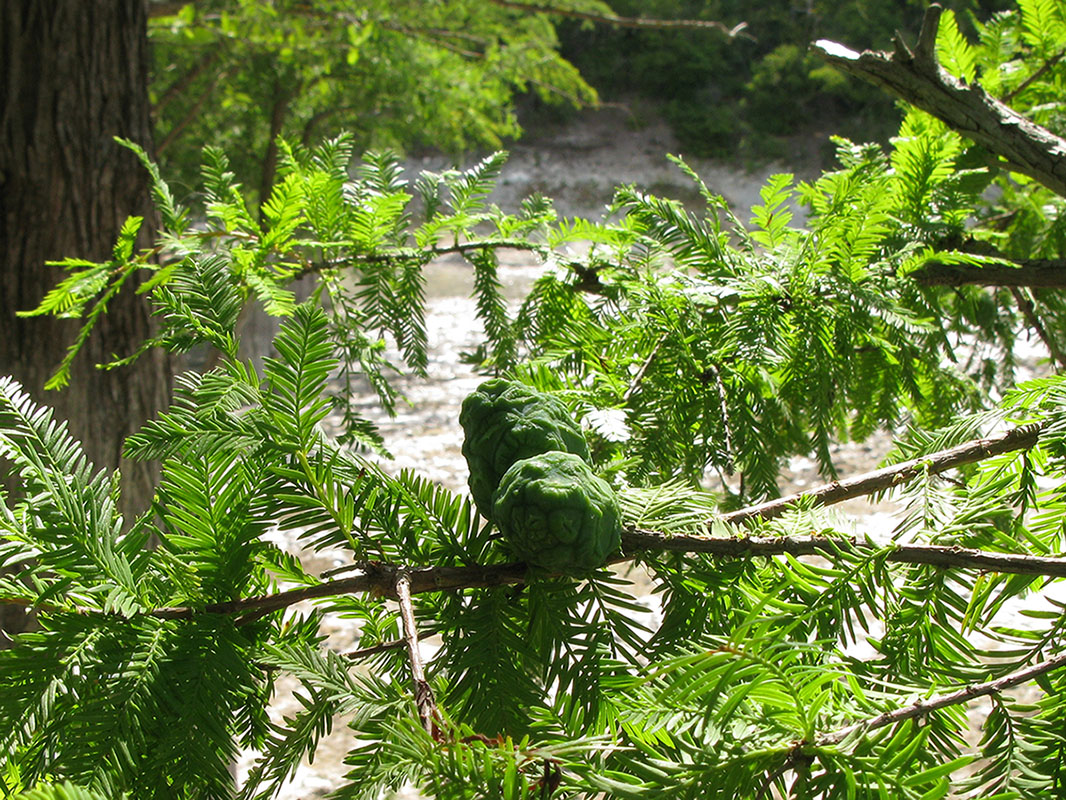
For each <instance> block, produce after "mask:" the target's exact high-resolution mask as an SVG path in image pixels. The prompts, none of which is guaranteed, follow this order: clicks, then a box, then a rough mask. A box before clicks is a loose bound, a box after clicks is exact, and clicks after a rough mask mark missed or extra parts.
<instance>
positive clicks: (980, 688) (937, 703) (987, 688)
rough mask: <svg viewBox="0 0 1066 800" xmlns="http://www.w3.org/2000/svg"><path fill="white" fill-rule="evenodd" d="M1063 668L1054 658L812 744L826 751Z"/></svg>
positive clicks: (1065, 658) (1065, 659)
mask: <svg viewBox="0 0 1066 800" xmlns="http://www.w3.org/2000/svg"><path fill="white" fill-rule="evenodd" d="M1064 666H1066V655H1061V656H1057V657H1056V658H1051V659H1048V660H1047V661H1041V662H1040V663H1038V664H1033V665H1032V666H1029V667H1026V668H1025V669H1020V670H1018V671H1017V672H1012V673H1010V674H1009V675H1004V676H1003V677H1002V678H997V679H996V680H994V681H989V682H988V683H979V684H972V685H970V686H963V687H962V688H960V689H956V690H955V691H953V692H948V693H946V694H940V695H936V696H935V697H930V698H929V699H928V700H917V701H915V702H914V703H912V704H911V705H909V706H904V707H903V708H897V709H895V710H893V711H886V712H885V713H883V714H878V715H877V716H876V717H871V718H870V719H867V720H863V721H862V722H856V723H855V724H854V725H848V726H847V727H846V728H841V729H840V730H836V731H833V732H832V733H826V734H823V735H821V736H819V737H818V738H817V739H816V740H815V742H814V743H815V745H816V746H817V747H827V746H830V745H834V744H838V743H840V742H842V741H844V739H846V738H848V737H849V736H851V735H852V734H855V733H859V732H863V733H865V732H866V731H872V730H875V729H876V728H883V727H885V726H886V725H895V724H896V723H897V722H904V721H906V720H909V719H919V718H920V717H924V716H927V715H929V714H931V713H933V712H934V711H939V710H940V709H942V708H947V707H948V706H953V705H958V704H959V703H966V702H969V701H970V700H973V699H974V698H976V697H984V696H986V695H990V694H999V693H1000V692H1002V691H1005V690H1006V689H1011V688H1013V687H1015V686H1019V685H1021V684H1023V683H1026V682H1028V681H1031V680H1032V679H1033V678H1037V677H1039V676H1041V675H1044V674H1045V673H1048V672H1051V671H1052V670H1056V669H1059V668H1061V667H1064Z"/></svg>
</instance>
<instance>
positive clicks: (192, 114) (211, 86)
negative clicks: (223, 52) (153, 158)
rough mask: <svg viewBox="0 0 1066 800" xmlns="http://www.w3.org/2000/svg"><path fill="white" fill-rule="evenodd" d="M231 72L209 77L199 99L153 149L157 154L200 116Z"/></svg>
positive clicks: (225, 71) (227, 71) (228, 70)
mask: <svg viewBox="0 0 1066 800" xmlns="http://www.w3.org/2000/svg"><path fill="white" fill-rule="evenodd" d="M232 71H233V69H232V68H230V69H226V70H223V71H222V72H220V73H217V74H216V75H213V76H212V77H211V80H209V81H208V82H207V86H205V87H204V90H203V91H202V92H200V95H199V97H197V98H196V102H194V103H193V104H192V107H191V108H190V109H189V110H188V111H187V112H186V113H185V116H184V117H182V118H181V119H180V120H178V121H177V122H176V123H175V124H174V127H173V128H171V129H170V130H169V131H167V135H166V136H164V137H163V140H162V141H161V142H160V143H159V145H158V146H157V147H156V149H155V151H156V153H157V154H158V153H162V152H163V151H164V150H166V149H167V147H169V146H170V144H171V143H172V142H173V141H174V140H175V139H176V138H178V136H179V135H180V134H181V132H182V131H183V130H185V128H186V127H188V125H189V123H191V122H192V121H193V120H194V119H196V118H197V117H198V116H199V115H200V110H201V109H202V108H203V107H204V104H205V103H206V102H207V99H208V98H209V97H210V96H211V95H212V94H213V93H214V91H215V87H216V86H217V85H218V82H219V81H221V80H225V79H226V78H228V77H229V75H230V73H231V72H232Z"/></svg>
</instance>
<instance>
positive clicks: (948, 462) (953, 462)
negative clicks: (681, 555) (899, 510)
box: [718, 423, 1042, 524]
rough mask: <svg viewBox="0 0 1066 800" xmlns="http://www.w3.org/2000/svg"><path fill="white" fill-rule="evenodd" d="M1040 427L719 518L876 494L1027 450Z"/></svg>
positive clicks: (764, 516)
mask: <svg viewBox="0 0 1066 800" xmlns="http://www.w3.org/2000/svg"><path fill="white" fill-rule="evenodd" d="M1041 429H1042V426H1041V425H1040V424H1038V423H1032V424H1030V425H1022V426H1020V427H1017V428H1012V429H1011V430H1009V431H1007V432H1006V433H1001V434H999V435H997V436H990V437H988V438H985V439H971V440H970V441H968V442H963V443H962V444H960V445H956V446H955V447H949V448H947V449H946V450H938V451H937V452H935V453H930V454H929V455H927V456H922V457H921V458H912V459H911V460H909V461H904V462H902V463H899V464H894V465H893V466H891V467H884V468H882V469H876V470H873V471H872V472H866V473H863V474H862V475H856V476H854V477H852V478H847V479H845V480H842V481H833V482H832V483H826V484H823V485H821V486H816V487H814V488H813V489H807V490H806V491H803V492H796V493H795V494H790V495H787V496H786V497H780V498H778V499H776V500H768V501H767V502H765V503H759V504H758V505H754V506H748V507H747V508H741V509H739V510H737V511H732V512H730V513H728V514H722V515H721V516H720V517H718V520H720V521H721V522H727V523H733V524H735V523H738V522H744V521H745V520H749V519H753V518H755V517H759V518H761V519H770V518H772V517H776V516H778V515H779V514H781V513H782V512H783V511H784V510H785V509H786V508H788V507H789V506H790V505H792V504H793V503H795V502H797V501H799V500H803V499H805V498H808V497H813V498H814V499H815V500H817V501H818V503H819V504H820V505H826V506H827V505H832V504H833V503H840V502H842V501H844V500H850V499H851V498H853V497H861V496H863V495H867V494H874V493H875V492H880V491H883V490H885V489H891V488H892V487H894V486H898V485H899V484H901V483H905V482H906V481H909V480H910V479H911V478H913V477H915V476H916V475H918V474H919V473H922V472H925V471H928V472H929V473H931V474H934V475H935V474H937V473H939V472H944V471H945V470H948V469H952V468H953V467H957V466H959V465H961V464H971V463H973V462H974V461H981V460H982V459H985V458H989V457H990V456H994V455H999V454H1000V453H1008V452H1010V451H1012V450H1026V449H1028V448H1030V447H1032V446H1033V445H1035V444H1036V442H1037V440H1038V439H1039V438H1040V431H1041Z"/></svg>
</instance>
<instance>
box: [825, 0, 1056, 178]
mask: <svg viewBox="0 0 1066 800" xmlns="http://www.w3.org/2000/svg"><path fill="white" fill-rule="evenodd" d="M940 14H941V9H940V7H939V6H937V5H935V4H934V5H932V6H930V7H929V9H928V10H927V11H926V16H925V20H924V22H923V24H922V33H921V36H920V38H919V43H918V47H917V48H916V51H914V52H912V51H911V50H910V49H909V48H908V47H907V45H906V43H905V42H904V41H903V40H902V38H901V37H897V39H896V49H895V51H894V52H892V53H888V52H879V51H872V50H867V51H866V52H863V53H856V52H855V51H853V50H850V49H848V48H847V47H845V46H843V45H841V44H838V43H836V42H832V41H829V40H826V39H822V40H820V41H818V42H816V43H815V45H814V48H815V50H816V51H817V52H818V53H819V54H820V55H821V56H822V58H824V59H825V60H826V62H828V63H829V64H830V65H832V66H834V67H836V68H837V69H839V70H841V71H842V72H846V73H848V74H849V75H855V76H856V77H859V78H862V79H863V80H865V81H869V82H871V83H873V84H876V85H877V86H880V87H882V88H884V89H886V90H888V91H889V92H891V93H892V94H894V95H896V96H897V97H899V98H902V99H903V100H905V101H907V102H908V103H910V104H911V105H914V106H917V107H918V108H920V109H922V110H923V111H927V112H929V113H930V114H932V115H933V116H935V117H937V118H938V119H940V120H942V121H943V122H945V123H946V124H947V125H948V126H949V127H950V128H953V129H954V130H956V131H958V132H959V133H960V134H962V135H963V136H966V137H967V138H969V139H972V140H973V141H974V142H976V143H977V144H979V145H981V146H982V147H984V148H986V149H987V150H988V151H990V152H991V153H993V154H995V155H997V156H999V157H1000V158H1002V159H1003V160H1004V162H1005V164H1006V166H1007V167H1008V168H1009V169H1011V170H1013V171H1015V172H1020V173H1022V174H1023V175H1028V176H1029V177H1031V178H1033V179H1034V180H1036V181H1039V182H1040V183H1042V184H1043V185H1044V186H1046V187H1047V188H1049V189H1051V190H1052V191H1053V192H1055V193H1056V194H1059V195H1063V196H1066V140H1064V139H1062V138H1060V137H1058V136H1056V135H1055V134H1053V133H1052V132H1051V131H1049V130H1047V129H1046V128H1043V127H1041V126H1040V125H1037V124H1036V123H1034V122H1032V121H1030V120H1028V119H1026V118H1025V117H1024V116H1022V115H1021V114H1019V113H1018V112H1016V111H1014V109H1012V108H1011V107H1010V106H1008V105H1006V104H1005V103H1002V102H1000V101H999V100H997V99H995V98H994V97H992V96H991V95H990V94H988V92H986V91H985V90H984V89H982V88H981V87H980V86H979V85H977V84H973V85H968V84H966V83H965V82H964V81H961V80H959V79H958V78H956V77H954V76H953V75H951V74H949V73H948V72H947V71H946V70H944V68H943V67H941V66H940V64H938V63H937V61H936V57H935V51H934V49H933V48H932V46H931V45H930V42H935V40H936V31H937V27H938V25H939V22H940Z"/></svg>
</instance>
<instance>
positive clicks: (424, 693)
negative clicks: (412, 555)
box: [396, 569, 439, 738]
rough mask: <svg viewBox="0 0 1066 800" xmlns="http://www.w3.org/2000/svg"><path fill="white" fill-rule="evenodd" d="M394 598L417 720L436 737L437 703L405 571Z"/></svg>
mask: <svg viewBox="0 0 1066 800" xmlns="http://www.w3.org/2000/svg"><path fill="white" fill-rule="evenodd" d="M396 598H397V600H399V602H400V619H402V620H403V635H404V640H405V641H406V642H407V658H408V660H409V661H410V662H411V678H412V680H413V681H414V684H415V706H416V707H417V708H418V718H419V719H420V720H422V727H423V728H425V730H426V733H428V734H429V735H430V736H432V737H434V738H436V736H437V720H438V719H439V715H438V714H437V701H436V699H434V697H433V689H432V687H430V685H429V681H427V680H426V671H425V669H424V668H423V666H422V654H421V653H419V652H418V628H417V626H416V624H415V608H414V603H413V602H412V601H411V578H410V576H408V574H407V570H404V569H401V570H400V571H399V573H398V574H397V577H396Z"/></svg>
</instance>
